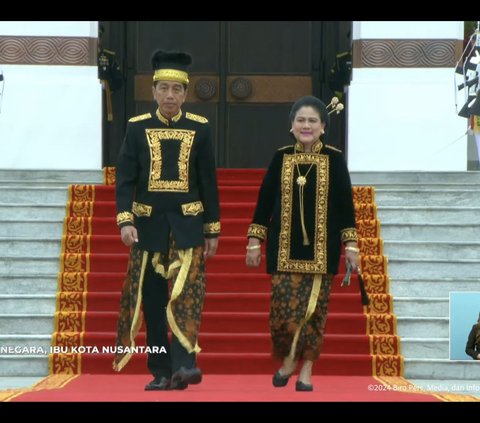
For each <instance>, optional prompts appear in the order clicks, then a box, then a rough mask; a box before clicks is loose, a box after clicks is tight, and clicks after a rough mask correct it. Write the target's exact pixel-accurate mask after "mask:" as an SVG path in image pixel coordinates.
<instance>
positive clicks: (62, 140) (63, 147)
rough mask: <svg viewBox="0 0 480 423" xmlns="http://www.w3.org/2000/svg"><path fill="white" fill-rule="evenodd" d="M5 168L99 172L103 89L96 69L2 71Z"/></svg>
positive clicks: (0, 155)
mask: <svg viewBox="0 0 480 423" xmlns="http://www.w3.org/2000/svg"><path fill="white" fill-rule="evenodd" d="M2 68H3V73H4V76H5V92H4V96H3V97H4V98H3V103H2V109H1V113H0V168H3V169H9V168H11V169H100V168H101V152H102V144H101V116H102V114H101V95H102V93H101V86H100V83H99V82H98V78H97V68H96V67H92V66H18V65H11V66H2Z"/></svg>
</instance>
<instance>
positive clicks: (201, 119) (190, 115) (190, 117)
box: [185, 112, 208, 123]
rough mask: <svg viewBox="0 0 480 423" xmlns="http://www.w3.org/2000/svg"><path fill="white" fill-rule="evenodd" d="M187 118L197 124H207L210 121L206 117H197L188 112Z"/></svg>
mask: <svg viewBox="0 0 480 423" xmlns="http://www.w3.org/2000/svg"><path fill="white" fill-rule="evenodd" d="M185 117H186V118H187V119H190V120H194V121H195V122H200V123H207V122H208V119H207V118H206V117H203V116H200V115H196V114H195V113H190V112H187V113H185Z"/></svg>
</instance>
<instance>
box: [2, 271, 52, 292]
mask: <svg viewBox="0 0 480 423" xmlns="http://www.w3.org/2000/svg"><path fill="white" fill-rule="evenodd" d="M57 285H58V282H57V274H56V273H51V274H46V275H42V276H41V275H38V274H32V275H21V274H17V275H13V274H9V275H1V274H0V292H1V293H2V294H4V295H9V294H10V295H12V294H16V295H29V294H31V293H32V290H33V292H39V293H42V294H45V295H55V294H56V292H57Z"/></svg>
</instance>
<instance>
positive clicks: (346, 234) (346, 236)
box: [340, 228, 358, 242]
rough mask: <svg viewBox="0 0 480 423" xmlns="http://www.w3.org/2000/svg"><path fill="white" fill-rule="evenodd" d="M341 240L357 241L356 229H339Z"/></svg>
mask: <svg viewBox="0 0 480 423" xmlns="http://www.w3.org/2000/svg"><path fill="white" fill-rule="evenodd" d="M340 233H341V235H340V237H341V240H342V242H348V241H358V235H357V230H356V229H355V228H345V229H342V230H341V231H340Z"/></svg>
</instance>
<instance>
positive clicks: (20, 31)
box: [0, 21, 98, 38]
mask: <svg viewBox="0 0 480 423" xmlns="http://www.w3.org/2000/svg"><path fill="white" fill-rule="evenodd" d="M97 34H98V22H95V21H0V35H3V36H14V35H21V36H31V37H92V38H95V37H97Z"/></svg>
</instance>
